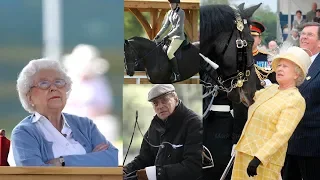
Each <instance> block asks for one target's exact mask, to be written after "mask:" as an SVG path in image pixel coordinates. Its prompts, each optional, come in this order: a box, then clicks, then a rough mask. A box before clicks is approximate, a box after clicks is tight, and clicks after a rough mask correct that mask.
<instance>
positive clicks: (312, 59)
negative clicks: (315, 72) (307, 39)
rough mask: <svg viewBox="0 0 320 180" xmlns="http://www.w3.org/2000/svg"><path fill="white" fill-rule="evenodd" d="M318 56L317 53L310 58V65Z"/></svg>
mask: <svg viewBox="0 0 320 180" xmlns="http://www.w3.org/2000/svg"><path fill="white" fill-rule="evenodd" d="M318 55H319V53H317V54H315V55H313V56H311V64H312V63H313V61H314V60H315V59H316V57H317V56H318Z"/></svg>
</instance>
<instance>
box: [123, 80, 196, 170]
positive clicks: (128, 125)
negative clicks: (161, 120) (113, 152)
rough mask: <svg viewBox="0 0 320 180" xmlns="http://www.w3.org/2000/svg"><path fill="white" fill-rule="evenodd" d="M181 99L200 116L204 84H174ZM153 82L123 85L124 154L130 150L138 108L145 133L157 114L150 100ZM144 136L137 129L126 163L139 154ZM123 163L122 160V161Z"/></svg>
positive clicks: (139, 119) (142, 129)
mask: <svg viewBox="0 0 320 180" xmlns="http://www.w3.org/2000/svg"><path fill="white" fill-rule="evenodd" d="M173 85H174V86H175V88H176V92H177V94H178V97H179V99H181V100H182V102H183V103H184V105H185V106H186V107H188V108H189V109H191V110H193V111H194V112H195V113H197V114H198V115H199V116H200V117H201V115H202V98H201V97H202V86H201V85H200V84H173ZM152 86H153V85H152V84H140V85H138V84H125V85H124V86H123V137H124V138H123V150H124V156H125V154H126V152H127V151H128V147H129V142H130V138H131V136H132V132H133V127H134V122H135V120H136V110H137V111H138V112H139V118H138V122H139V126H140V128H141V131H142V133H143V134H144V133H145V132H146V131H147V129H148V128H149V126H150V123H151V120H152V119H153V116H154V115H155V112H154V110H153V107H152V104H151V103H150V102H148V99H147V97H148V92H149V90H150V89H151V88H152ZM142 139H143V137H142V136H141V134H140V132H139V131H138V127H137V128H136V130H135V134H134V138H133V141H132V144H131V147H130V151H129V154H128V157H127V159H126V162H125V164H127V163H129V162H130V161H132V160H133V159H134V157H135V156H136V155H138V153H139V150H140V145H141V142H142ZM121 163H122V162H121Z"/></svg>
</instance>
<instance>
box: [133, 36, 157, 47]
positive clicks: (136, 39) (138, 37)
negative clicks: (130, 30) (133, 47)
mask: <svg viewBox="0 0 320 180" xmlns="http://www.w3.org/2000/svg"><path fill="white" fill-rule="evenodd" d="M128 40H129V41H135V42H143V43H148V44H150V46H151V45H154V42H153V41H152V40H150V39H148V38H145V37H140V36H134V37H131V38H129V39H128Z"/></svg>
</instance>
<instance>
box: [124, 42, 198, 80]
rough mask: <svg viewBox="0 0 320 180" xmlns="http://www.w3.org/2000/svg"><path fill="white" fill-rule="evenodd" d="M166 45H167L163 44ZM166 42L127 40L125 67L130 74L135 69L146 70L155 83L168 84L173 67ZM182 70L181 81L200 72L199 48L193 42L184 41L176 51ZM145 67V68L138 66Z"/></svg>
mask: <svg viewBox="0 0 320 180" xmlns="http://www.w3.org/2000/svg"><path fill="white" fill-rule="evenodd" d="M163 45H165V46H163ZM166 48H167V45H166V43H160V44H158V45H156V43H155V42H153V41H151V40H149V39H146V38H143V37H133V38H130V39H128V40H125V43H124V53H125V59H124V60H125V61H124V63H125V69H126V73H127V75H129V76H133V75H134V73H135V70H137V69H139V70H144V71H146V74H147V76H148V79H149V81H150V82H151V83H153V84H168V83H172V82H171V81H170V76H171V74H172V68H171V65H170V62H169V59H168V57H167V54H166ZM175 56H176V57H177V59H178V67H179V72H180V77H181V79H180V81H183V80H186V79H189V78H190V77H192V76H194V75H195V74H197V73H198V72H199V66H200V58H201V57H200V56H199V49H198V48H197V47H195V46H194V45H193V44H191V43H188V42H184V43H182V45H181V46H180V48H179V49H178V50H177V51H176V53H175ZM137 67H140V68H141V67H143V69H140V68H137Z"/></svg>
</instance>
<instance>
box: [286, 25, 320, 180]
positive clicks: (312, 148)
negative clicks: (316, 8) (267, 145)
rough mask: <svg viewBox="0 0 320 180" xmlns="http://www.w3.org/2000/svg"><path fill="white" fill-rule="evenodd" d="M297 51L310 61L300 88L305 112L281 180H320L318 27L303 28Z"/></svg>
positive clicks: (319, 38)
mask: <svg viewBox="0 0 320 180" xmlns="http://www.w3.org/2000/svg"><path fill="white" fill-rule="evenodd" d="M300 47H301V48H304V49H306V52H308V54H309V55H310V57H311V62H312V64H311V66H310V68H309V71H308V74H307V77H306V79H305V81H304V82H303V84H302V85H301V86H300V87H299V91H300V93H301V95H302V96H303V97H304V98H305V101H306V111H305V113H304V116H303V118H302V120H301V121H300V123H299V125H298V126H297V128H296V130H295V132H294V133H293V135H292V136H291V138H290V140H289V144H288V151H287V156H286V161H285V165H284V168H283V180H301V178H303V180H310V179H312V180H318V179H320V173H319V172H318V171H319V164H320V98H319V96H318V94H319V89H320V54H319V52H320V24H319V23H316V22H309V23H306V24H305V25H304V28H303V30H302V32H301V36H300Z"/></svg>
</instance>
